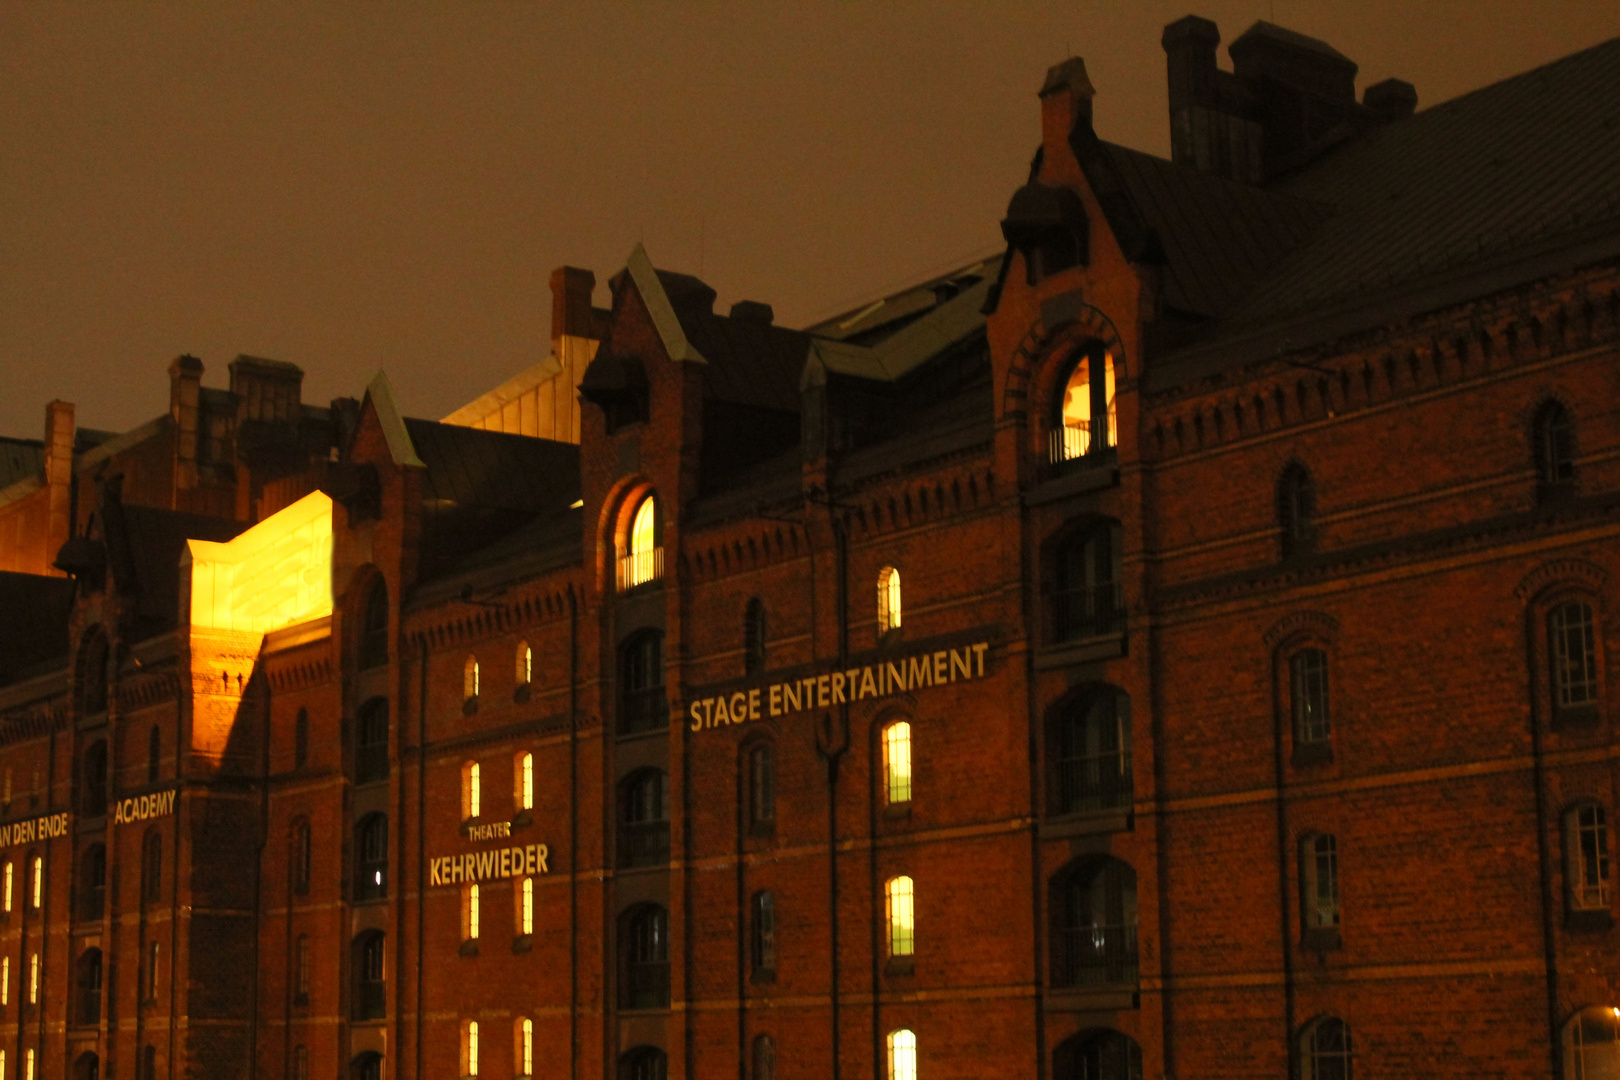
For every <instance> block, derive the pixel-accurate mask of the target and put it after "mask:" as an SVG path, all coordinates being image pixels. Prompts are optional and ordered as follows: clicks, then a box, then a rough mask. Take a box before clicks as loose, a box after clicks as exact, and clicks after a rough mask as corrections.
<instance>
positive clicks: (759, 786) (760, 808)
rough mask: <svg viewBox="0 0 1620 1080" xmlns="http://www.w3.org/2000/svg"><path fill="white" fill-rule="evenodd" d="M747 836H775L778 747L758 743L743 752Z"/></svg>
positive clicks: (745, 747) (765, 740) (749, 745)
mask: <svg viewBox="0 0 1620 1080" xmlns="http://www.w3.org/2000/svg"><path fill="white" fill-rule="evenodd" d="M743 761H744V764H745V767H744V783H745V784H746V785H747V786H746V788H745V796H746V798H747V807H748V832H749V835H751V836H770V835H772V834H774V833H775V832H776V746H775V744H774V743H772V742H771V741H770V740H769V739H759V740H756V741H754V742H751V743H748V744H746V745H745V746H744V748H743Z"/></svg>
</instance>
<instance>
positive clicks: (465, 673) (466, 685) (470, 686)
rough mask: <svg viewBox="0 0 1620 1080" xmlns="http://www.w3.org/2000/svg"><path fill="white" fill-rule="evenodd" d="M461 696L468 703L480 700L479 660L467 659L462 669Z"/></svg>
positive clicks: (475, 658)
mask: <svg viewBox="0 0 1620 1080" xmlns="http://www.w3.org/2000/svg"><path fill="white" fill-rule="evenodd" d="M461 696H462V698H463V700H466V701H476V700H478V658H477V657H476V656H469V657H467V663H466V664H465V665H464V666H463V667H462V669H461Z"/></svg>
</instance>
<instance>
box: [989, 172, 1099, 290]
mask: <svg viewBox="0 0 1620 1080" xmlns="http://www.w3.org/2000/svg"><path fill="white" fill-rule="evenodd" d="M1001 232H1002V235H1003V236H1005V237H1006V238H1007V243H1008V244H1009V245H1010V246H1012V247H1013V248H1015V249H1017V250H1018V251H1019V252H1021V253H1022V254H1023V256H1024V266H1025V268H1026V270H1027V271H1028V275H1029V283H1030V284H1031V285H1033V284H1035V283H1036V282H1037V281H1040V280H1042V279H1044V278H1049V277H1051V276H1052V275H1053V274H1057V273H1061V272H1062V271H1064V270H1071V269H1073V268H1074V267H1076V266H1086V265H1089V263H1090V261H1091V246H1090V241H1091V233H1090V226H1089V224H1088V222H1087V220H1086V208H1085V206H1084V205H1083V204H1082V203H1081V202H1080V196H1079V195H1077V194H1075V193H1074V192H1073V191H1071V190H1069V189H1068V188H1062V187H1048V186H1047V185H1045V184H1025V185H1024V186H1023V187H1021V188H1019V189H1018V190H1017V191H1016V192H1015V193H1014V194H1013V197H1012V202H1011V203H1010V204H1009V205H1008V206H1007V216H1006V218H1005V219H1003V220H1002V222H1001Z"/></svg>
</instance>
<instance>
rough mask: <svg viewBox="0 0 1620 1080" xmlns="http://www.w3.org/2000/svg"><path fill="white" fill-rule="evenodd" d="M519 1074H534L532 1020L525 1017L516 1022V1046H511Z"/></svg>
mask: <svg viewBox="0 0 1620 1080" xmlns="http://www.w3.org/2000/svg"><path fill="white" fill-rule="evenodd" d="M512 1056H513V1057H515V1058H516V1059H517V1066H518V1068H517V1074H518V1075H519V1076H533V1075H534V1021H533V1020H530V1019H528V1018H527V1017H525V1018H523V1019H522V1020H519V1021H518V1022H517V1046H515V1047H514V1048H513V1054H512Z"/></svg>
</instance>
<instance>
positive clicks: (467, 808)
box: [461, 761, 484, 820]
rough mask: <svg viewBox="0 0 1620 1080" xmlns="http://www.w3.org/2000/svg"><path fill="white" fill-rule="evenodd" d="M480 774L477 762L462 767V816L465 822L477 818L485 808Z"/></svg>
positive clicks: (470, 762)
mask: <svg viewBox="0 0 1620 1080" xmlns="http://www.w3.org/2000/svg"><path fill="white" fill-rule="evenodd" d="M478 773H479V769H478V762H476V761H469V762H467V763H466V764H465V765H463V766H462V767H461V816H462V819H463V820H466V819H468V818H475V817H477V816H478V815H479V814H480V813H481V812H482V811H483V808H484V800H483V785H482V783H481V781H480V778H479V775H478Z"/></svg>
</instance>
